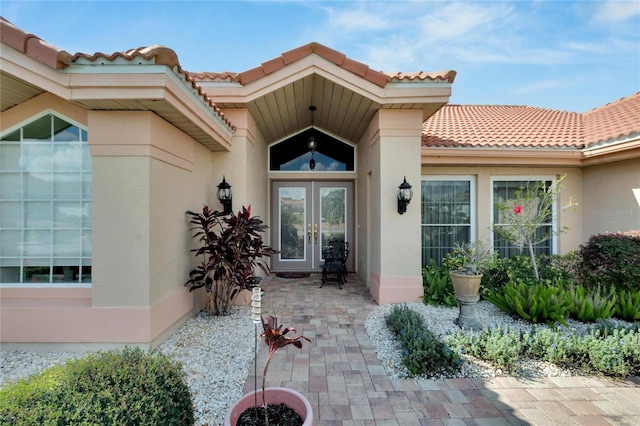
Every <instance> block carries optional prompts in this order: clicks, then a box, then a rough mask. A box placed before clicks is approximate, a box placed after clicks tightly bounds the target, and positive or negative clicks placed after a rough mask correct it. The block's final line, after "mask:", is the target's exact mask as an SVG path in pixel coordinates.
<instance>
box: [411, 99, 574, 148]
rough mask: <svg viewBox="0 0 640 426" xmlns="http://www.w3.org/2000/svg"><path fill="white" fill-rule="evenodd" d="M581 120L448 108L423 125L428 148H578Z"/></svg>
mask: <svg viewBox="0 0 640 426" xmlns="http://www.w3.org/2000/svg"><path fill="white" fill-rule="evenodd" d="M581 121H582V117H581V116H580V114H577V113H574V112H565V111H555V110H550V109H543V108H533V107H528V106H502V105H445V106H443V107H442V108H440V109H439V110H438V111H437V112H436V113H435V114H434V115H433V116H431V117H430V118H429V119H427V120H426V121H425V122H424V125H423V129H422V145H423V146H429V147H504V146H508V147H513V148H516V147H518V148H534V147H536V148H576V147H582V146H583V145H584V136H583V131H582V125H581Z"/></svg>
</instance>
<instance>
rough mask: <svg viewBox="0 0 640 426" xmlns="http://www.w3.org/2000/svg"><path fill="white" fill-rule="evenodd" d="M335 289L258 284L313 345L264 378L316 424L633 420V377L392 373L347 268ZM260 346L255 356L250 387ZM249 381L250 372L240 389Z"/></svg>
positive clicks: (365, 296) (278, 361)
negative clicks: (292, 397)
mask: <svg viewBox="0 0 640 426" xmlns="http://www.w3.org/2000/svg"><path fill="white" fill-rule="evenodd" d="M348 280H349V281H348V282H347V283H346V284H345V285H344V286H343V289H342V290H338V288H337V287H336V285H335V284H332V285H326V286H325V287H324V288H322V289H320V288H319V286H320V275H319V274H312V275H311V276H310V277H309V278H303V279H281V278H276V277H275V276H273V275H271V276H269V277H267V278H266V279H265V280H264V282H263V288H264V290H265V293H266V294H265V302H264V303H263V313H268V314H275V315H276V316H277V317H278V319H279V322H280V323H281V324H284V325H285V327H286V326H293V327H295V328H297V329H298V331H299V332H302V334H304V335H305V336H307V337H309V338H311V339H312V343H311V344H309V343H307V342H305V344H304V346H303V348H302V349H297V348H295V347H293V346H292V345H290V346H287V347H286V348H284V349H281V350H280V351H279V352H278V353H276V354H275V355H274V357H273V359H272V361H271V364H270V366H269V371H268V374H267V386H284V387H288V388H292V389H295V390H297V391H299V392H301V393H303V394H304V395H305V396H306V397H307V398H308V399H309V401H310V402H311V405H312V406H313V413H314V419H313V424H314V426H329V425H332V426H333V425H336V426H338V425H343V426H351V425H354V426H355V425H367V426H368V425H372V426H373V425H398V426H408V425H575V424H579V425H610V424H614V425H629V426H631V425H634V426H635V425H640V380H638V379H637V378H634V379H632V380H621V381H611V380H607V379H603V378H592V377H558V378H555V377H554V378H541V379H536V380H530V381H520V380H517V379H514V378H511V377H502V378H495V379H449V380H411V379H402V380H390V379H389V378H388V377H387V375H386V374H385V371H384V368H383V367H382V366H381V365H380V363H379V362H378V358H377V357H376V353H375V351H374V349H373V347H372V346H371V342H370V341H369V338H368V336H367V333H366V331H365V329H364V322H365V319H366V318H367V315H369V313H370V312H371V311H372V310H373V309H375V307H376V306H377V305H376V304H375V302H374V301H373V299H372V297H371V296H370V295H369V290H368V289H367V288H366V287H365V285H364V284H363V283H362V282H361V281H360V280H358V279H357V277H356V275H354V274H350V275H349V277H348ZM266 354H267V351H266V350H264V346H262V347H261V350H260V355H259V358H258V367H257V368H258V369H257V371H258V386H261V384H262V369H263V368H264V362H265V358H266ZM253 389H254V375H253V372H252V373H251V374H249V378H248V379H247V382H246V383H245V387H244V390H245V392H250V391H252V390H253Z"/></svg>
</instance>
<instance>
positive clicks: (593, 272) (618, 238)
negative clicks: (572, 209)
mask: <svg viewBox="0 0 640 426" xmlns="http://www.w3.org/2000/svg"><path fill="white" fill-rule="evenodd" d="M580 256H581V257H582V262H581V263H580V269H579V273H580V279H581V281H582V283H583V284H584V285H585V286H589V287H595V286H597V285H599V284H602V285H606V286H609V285H614V286H615V287H616V289H617V290H635V291H637V290H640V232H638V231H630V232H627V233H616V234H599V235H594V236H592V237H591V238H590V239H589V241H588V242H587V243H586V244H583V245H581V246H580Z"/></svg>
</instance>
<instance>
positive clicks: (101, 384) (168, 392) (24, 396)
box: [0, 348, 194, 425]
mask: <svg viewBox="0 0 640 426" xmlns="http://www.w3.org/2000/svg"><path fill="white" fill-rule="evenodd" d="M193 423H194V413H193V405H192V402H191V396H190V394H189V388H188V387H187V385H186V383H185V376H184V372H183V370H182V367H181V365H180V364H179V363H177V362H174V361H172V360H171V359H170V358H169V357H168V356H166V355H162V354H151V353H146V352H144V351H142V350H141V349H139V348H125V349H124V350H123V351H122V352H119V351H109V352H99V353H96V354H91V355H89V356H87V357H85V358H82V359H79V360H73V361H69V362H67V364H65V365H62V366H57V367H53V368H50V369H48V370H46V371H44V372H42V373H41V374H39V375H35V376H32V377H30V378H28V379H25V380H21V381H19V382H17V383H14V384H11V385H8V386H6V387H4V388H2V389H1V390H0V424H20V425H42V424H47V425H49V424H51V425H68V424H74V425H93V424H104V425H106V424H117V425H150V424H163V425H192V424H193Z"/></svg>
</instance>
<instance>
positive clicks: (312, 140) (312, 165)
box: [307, 136, 317, 170]
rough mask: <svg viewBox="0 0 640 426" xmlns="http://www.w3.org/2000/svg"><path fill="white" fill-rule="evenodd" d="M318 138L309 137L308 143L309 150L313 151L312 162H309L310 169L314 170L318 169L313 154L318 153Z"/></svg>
mask: <svg viewBox="0 0 640 426" xmlns="http://www.w3.org/2000/svg"><path fill="white" fill-rule="evenodd" d="M316 146H317V142H316V138H314V137H313V136H309V142H307V148H309V151H311V160H309V169H311V170H313V169H315V168H316V160H314V159H313V154H315V152H316Z"/></svg>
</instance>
